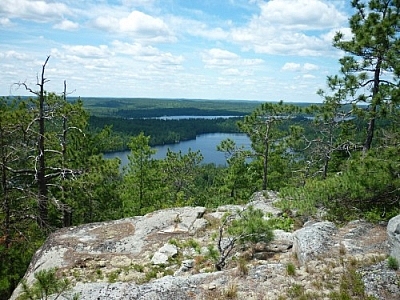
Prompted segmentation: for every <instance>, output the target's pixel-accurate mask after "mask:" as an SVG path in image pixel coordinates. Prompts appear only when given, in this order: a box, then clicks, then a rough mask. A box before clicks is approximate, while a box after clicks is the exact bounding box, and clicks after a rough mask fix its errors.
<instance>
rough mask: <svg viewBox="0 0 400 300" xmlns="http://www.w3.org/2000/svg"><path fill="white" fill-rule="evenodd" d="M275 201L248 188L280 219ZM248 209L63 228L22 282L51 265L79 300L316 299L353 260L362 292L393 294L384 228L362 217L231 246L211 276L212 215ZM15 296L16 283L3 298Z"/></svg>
mask: <svg viewBox="0 0 400 300" xmlns="http://www.w3.org/2000/svg"><path fill="white" fill-rule="evenodd" d="M265 196H266V197H265ZM276 200H277V195H276V194H274V193H268V194H265V193H256V194H255V195H254V196H253V197H252V199H251V203H250V204H251V205H252V206H254V207H256V208H259V209H261V210H263V211H264V212H265V213H266V214H267V215H268V216H280V215H281V212H280V210H279V209H277V208H276V207H275V206H274V202H275V201H276ZM250 204H248V205H250ZM248 205H244V206H240V205H228V206H223V207H220V208H218V209H216V210H213V211H209V210H207V209H206V208H204V207H183V208H174V209H166V210H162V211H157V212H154V213H151V214H148V215H145V216H142V217H133V218H127V219H122V220H116V221H111V222H102V223H95V224H87V225H82V226H78V227H71V228H64V229H61V230H59V231H57V232H55V233H53V234H52V235H51V236H50V237H49V238H48V239H47V241H46V242H45V244H44V245H43V246H42V247H41V248H40V249H39V250H38V252H37V253H36V254H35V256H34V258H33V259H32V262H31V264H30V266H29V268H28V271H27V273H26V275H25V279H26V280H27V282H28V284H31V283H32V282H33V280H34V273H36V272H38V271H40V270H47V269H51V268H57V270H58V271H57V272H58V274H59V275H60V276H63V277H67V278H68V279H69V281H70V282H71V283H72V290H71V291H69V292H68V293H69V294H68V295H69V296H72V295H73V294H75V293H77V294H78V295H79V296H80V299H85V300H86V299H88V300H91V299H93V300H94V299H96V300H97V299H111V300H113V299H115V300H116V299H152V300H153V299H169V300H170V299H174V300H179V299H182V300H183V299H213V298H216V299H217V298H223V297H225V298H228V296H229V295H232V293H234V294H235V295H236V296H237V298H238V299H265V298H266V299H279V297H281V296H286V298H293V286H299V287H301V289H302V293H303V294H304V295H313V297H314V299H316V297H317V298H318V299H324V298H326V297H327V295H329V294H330V293H331V292H332V291H333V290H335V289H336V290H337V289H338V287H339V286H340V284H339V282H340V280H341V278H343V274H344V273H346V272H347V269H346V266H353V265H356V266H357V268H358V270H359V272H360V274H362V276H363V280H364V283H365V287H366V290H367V292H368V294H370V295H374V296H375V297H377V299H395V298H393V295H396V293H399V292H400V291H399V289H398V285H397V286H396V282H398V277H397V274H396V272H393V271H392V270H389V269H388V268H387V264H386V262H385V259H386V257H387V254H388V253H389V249H388V247H387V239H386V234H385V230H386V228H385V227H384V226H380V225H372V224H369V223H367V222H363V221H355V222H351V223H349V224H347V225H346V226H344V227H340V228H338V227H336V226H335V225H334V224H333V223H330V222H325V221H319V222H318V221H317V220H316V221H314V222H313V223H311V222H309V223H306V224H305V225H304V226H303V228H300V229H299V230H297V231H294V232H285V231H283V230H275V231H274V235H275V239H274V240H273V241H272V242H271V243H269V244H265V243H258V244H256V245H253V246H252V247H242V246H241V247H236V248H235V249H234V251H233V252H232V257H233V259H231V260H229V261H228V263H227V265H226V268H225V269H224V270H223V271H219V272H216V271H215V267H214V263H215V260H214V258H215V251H216V249H217V248H216V239H215V236H216V234H218V232H219V230H218V229H219V225H220V220H221V218H222V217H223V215H224V214H225V213H226V212H232V211H236V210H238V209H239V210H243V209H245V208H246V206H248ZM288 266H291V270H290V269H289V267H288ZM386 286H390V287H391V289H390V291H388V289H387V288H385V287H386ZM20 292H21V289H20V287H18V288H17V289H16V290H15V291H14V294H13V295H12V297H11V299H16V298H17V296H18V295H19V294H20ZM68 295H67V296H68ZM391 297H392V298H391Z"/></svg>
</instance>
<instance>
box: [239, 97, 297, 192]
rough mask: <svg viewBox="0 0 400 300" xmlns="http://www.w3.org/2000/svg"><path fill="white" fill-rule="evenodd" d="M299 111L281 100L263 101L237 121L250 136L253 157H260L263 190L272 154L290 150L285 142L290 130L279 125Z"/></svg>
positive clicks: (266, 182)
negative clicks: (277, 101)
mask: <svg viewBox="0 0 400 300" xmlns="http://www.w3.org/2000/svg"><path fill="white" fill-rule="evenodd" d="M299 111H300V108H299V107H297V106H294V105H285V104H283V102H282V101H281V102H279V103H263V104H262V105H260V106H259V107H258V108H257V109H256V110H254V111H253V112H252V113H251V114H250V115H248V116H245V118H244V120H243V121H241V122H239V123H238V125H239V128H240V130H241V131H243V132H245V133H246V134H247V135H248V136H249V137H250V140H251V145H252V149H253V151H254V155H255V157H256V158H261V159H262V189H263V190H266V189H267V187H268V174H269V172H270V170H269V167H270V162H271V158H272V156H275V157H282V156H283V155H285V154H287V153H288V150H290V149H288V147H289V145H288V143H287V142H288V141H289V137H290V133H291V132H290V130H282V128H280V127H279V125H281V124H282V123H283V122H284V121H287V120H290V119H291V118H292V116H293V115H294V114H295V113H298V112H299ZM289 152H290V151H289ZM278 159H279V158H278Z"/></svg>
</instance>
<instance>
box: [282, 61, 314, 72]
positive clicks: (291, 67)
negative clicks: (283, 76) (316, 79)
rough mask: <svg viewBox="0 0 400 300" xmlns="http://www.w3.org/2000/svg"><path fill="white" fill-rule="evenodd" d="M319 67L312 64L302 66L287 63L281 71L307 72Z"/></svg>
mask: <svg viewBox="0 0 400 300" xmlns="http://www.w3.org/2000/svg"><path fill="white" fill-rule="evenodd" d="M318 69H319V67H318V66H317V65H314V64H310V63H304V64H303V65H301V64H299V63H293V62H287V63H285V64H284V65H283V67H282V69H281V70H282V71H290V72H299V71H302V72H309V71H315V70H318Z"/></svg>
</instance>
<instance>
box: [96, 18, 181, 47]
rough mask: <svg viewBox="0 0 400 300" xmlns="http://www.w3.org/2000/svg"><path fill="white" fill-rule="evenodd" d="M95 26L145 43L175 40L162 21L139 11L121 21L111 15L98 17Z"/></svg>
mask: <svg viewBox="0 0 400 300" xmlns="http://www.w3.org/2000/svg"><path fill="white" fill-rule="evenodd" d="M93 24H94V26H95V27H96V28H98V29H101V30H105V31H108V32H111V33H118V34H122V35H128V36H130V37H134V38H138V39H141V40H143V41H145V40H148V41H153V42H166V41H170V42H171V41H174V40H175V37H174V36H173V34H172V32H171V30H170V29H169V28H168V25H167V24H166V23H165V22H164V21H163V20H162V19H160V18H158V17H153V16H150V15H148V14H145V13H143V12H140V11H137V10H135V11H132V12H131V13H130V14H129V15H128V16H125V17H122V18H120V19H118V18H116V17H114V16H110V15H104V16H98V17H97V18H95V20H94V21H93Z"/></svg>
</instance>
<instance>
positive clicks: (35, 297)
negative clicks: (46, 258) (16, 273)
mask: <svg viewBox="0 0 400 300" xmlns="http://www.w3.org/2000/svg"><path fill="white" fill-rule="evenodd" d="M34 276H35V281H34V282H33V284H32V285H31V286H28V284H27V282H26V281H22V290H23V291H22V293H21V295H20V296H19V297H18V298H17V299H18V300H39V299H41V300H44V299H49V297H50V296H52V295H53V296H54V295H55V296H56V297H59V296H60V295H63V296H66V295H67V294H68V290H69V288H70V283H69V281H68V280H66V279H60V278H58V277H57V275H56V269H50V270H41V271H39V272H37V273H35V275H34ZM73 299H78V295H76V294H75V295H73Z"/></svg>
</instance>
